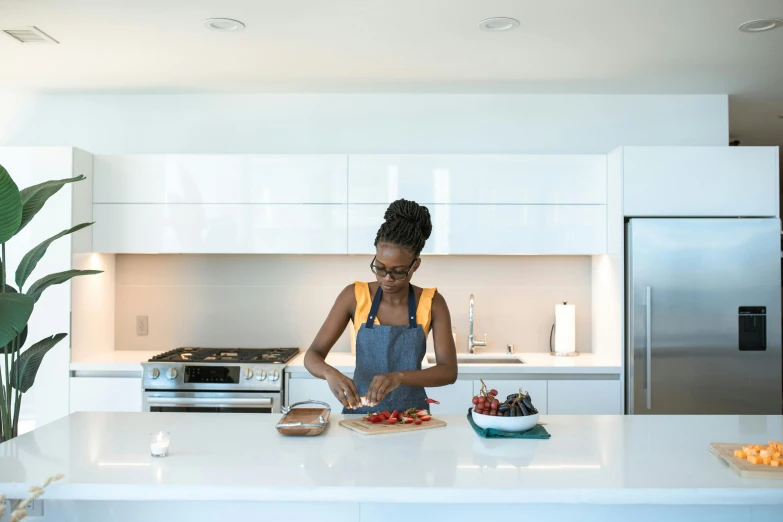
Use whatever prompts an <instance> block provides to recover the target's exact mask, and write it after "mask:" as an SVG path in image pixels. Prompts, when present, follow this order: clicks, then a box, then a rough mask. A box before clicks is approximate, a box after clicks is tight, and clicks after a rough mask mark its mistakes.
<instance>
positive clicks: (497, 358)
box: [427, 353, 524, 364]
mask: <svg viewBox="0 0 783 522" xmlns="http://www.w3.org/2000/svg"><path fill="white" fill-rule="evenodd" d="M427 362H429V363H433V364H434V363H435V355H434V354H431V355H427ZM457 364H524V361H522V360H521V359H520V358H519V356H517V355H503V354H497V355H492V354H469V353H458V354H457Z"/></svg>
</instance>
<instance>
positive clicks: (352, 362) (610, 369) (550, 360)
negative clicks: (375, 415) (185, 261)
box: [70, 350, 622, 375]
mask: <svg viewBox="0 0 783 522" xmlns="http://www.w3.org/2000/svg"><path fill="white" fill-rule="evenodd" d="M162 351H163V350H160V351H135V350H116V351H112V352H103V353H99V354H95V355H91V356H89V357H87V358H84V359H79V360H75V361H73V362H71V365H70V369H71V371H82V372H84V371H89V372H141V371H142V368H141V363H142V362H144V361H148V360H149V359H150V358H151V357H154V356H155V355H159V354H160V353H162ZM478 355H479V356H481V355H493V354H489V353H480V354H478ZM516 356H518V357H519V358H521V359H522V361H524V364H460V366H459V371H460V373H461V374H463V375H469V374H470V375H472V374H481V375H489V374H494V375H497V374H526V373H527V374H577V375H583V374H593V375H595V374H605V375H606V374H608V375H617V374H620V373H622V366H620V363H619V361H615V360H611V359H609V358H605V357H599V356H596V355H593V354H591V353H584V354H580V355H579V356H578V357H552V356H551V355H549V353H546V352H545V353H518V354H516ZM326 362H328V363H329V364H331V365H332V366H334V367H335V368H337V369H338V370H340V371H341V372H343V373H353V372H354V370H355V369H356V357H355V356H353V355H351V354H350V353H345V352H342V353H341V352H332V353H330V354H329V355H328V356H327V359H326ZM429 366H432V365H431V364H428V363H427V362H426V361H425V362H424V364H423V367H424V368H427V367H429ZM285 371H286V372H288V373H292V374H295V373H305V374H306V373H307V369H306V368H305V367H304V350H303V351H302V352H301V353H300V354H299V355H298V356H296V358H294V359H292V360H291V361H289V362H288V365H287V366H286V370H285Z"/></svg>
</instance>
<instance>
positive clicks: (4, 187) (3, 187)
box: [0, 165, 22, 344]
mask: <svg viewBox="0 0 783 522" xmlns="http://www.w3.org/2000/svg"><path fill="white" fill-rule="evenodd" d="M21 221H22V197H21V196H20V194H19V187H17V186H16V183H14V180H13V179H11V175H10V174H9V173H8V171H7V170H5V168H3V166H2V165H0V243H5V242H6V241H8V240H9V239H11V238H12V237H14V235H15V234H16V231H17V230H19V223H21ZM0 344H2V343H0Z"/></svg>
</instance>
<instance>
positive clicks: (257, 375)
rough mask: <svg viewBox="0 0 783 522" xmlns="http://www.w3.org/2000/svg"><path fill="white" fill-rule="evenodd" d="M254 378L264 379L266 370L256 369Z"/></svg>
mask: <svg viewBox="0 0 783 522" xmlns="http://www.w3.org/2000/svg"><path fill="white" fill-rule="evenodd" d="M256 379H258V380H259V381H263V380H264V379H266V372H265V371H264V370H259V371H257V372H256Z"/></svg>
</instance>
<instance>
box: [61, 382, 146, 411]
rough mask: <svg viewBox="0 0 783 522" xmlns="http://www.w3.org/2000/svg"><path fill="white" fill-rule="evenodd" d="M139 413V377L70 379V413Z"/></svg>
mask: <svg viewBox="0 0 783 522" xmlns="http://www.w3.org/2000/svg"><path fill="white" fill-rule="evenodd" d="M77 411H131V412H140V411H141V377H138V378H135V377H71V413H74V412H77Z"/></svg>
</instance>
